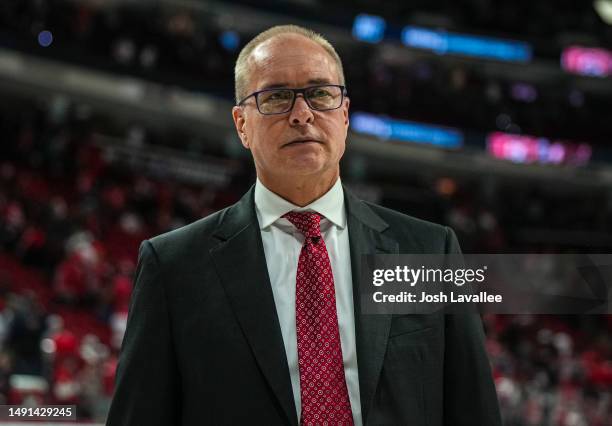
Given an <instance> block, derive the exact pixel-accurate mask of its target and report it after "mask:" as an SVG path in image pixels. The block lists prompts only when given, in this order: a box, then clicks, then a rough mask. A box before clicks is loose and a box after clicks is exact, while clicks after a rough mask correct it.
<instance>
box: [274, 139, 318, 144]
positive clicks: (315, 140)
mask: <svg viewBox="0 0 612 426" xmlns="http://www.w3.org/2000/svg"><path fill="white" fill-rule="evenodd" d="M307 142H315V143H321V141H319V140H317V139H312V138H299V139H294V140H292V141H291V142H288V143H286V144H285V145H283V146H288V145H297V144H300V143H307Z"/></svg>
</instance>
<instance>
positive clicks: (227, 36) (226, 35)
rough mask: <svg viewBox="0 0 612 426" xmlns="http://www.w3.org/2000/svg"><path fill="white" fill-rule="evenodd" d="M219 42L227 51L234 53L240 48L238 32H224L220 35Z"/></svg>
mask: <svg viewBox="0 0 612 426" xmlns="http://www.w3.org/2000/svg"><path fill="white" fill-rule="evenodd" d="M219 42H220V43H221V46H223V47H224V48H225V50H229V51H230V52H231V51H234V50H236V49H237V48H238V45H239V44H240V36H239V35H238V33H237V32H236V31H223V32H222V33H221V34H220V35H219Z"/></svg>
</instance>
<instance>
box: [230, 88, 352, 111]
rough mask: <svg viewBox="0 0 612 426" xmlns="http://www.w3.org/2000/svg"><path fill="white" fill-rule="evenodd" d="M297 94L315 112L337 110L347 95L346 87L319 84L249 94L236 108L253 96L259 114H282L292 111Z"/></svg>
mask: <svg viewBox="0 0 612 426" xmlns="http://www.w3.org/2000/svg"><path fill="white" fill-rule="evenodd" d="M298 93H301V94H302V95H303V96H304V100H305V101H306V103H307V104H308V106H309V107H310V109H313V110H315V111H329V110H332V109H338V108H340V106H341V105H342V101H343V100H344V97H345V96H346V95H347V91H346V87H345V86H341V85H338V84H321V85H317V86H310V87H304V88H301V89H265V90H260V91H258V92H253V93H251V94H250V95H248V96H247V97H245V98H244V99H242V100H241V101H240V102H238V106H241V105H242V104H244V101H246V100H247V99H249V98H250V97H252V96H254V97H255V103H256V104H257V109H258V110H259V112H260V113H261V114H264V115H274V114H284V113H286V112H289V111H291V110H292V109H293V105H295V100H296V98H297V94H298Z"/></svg>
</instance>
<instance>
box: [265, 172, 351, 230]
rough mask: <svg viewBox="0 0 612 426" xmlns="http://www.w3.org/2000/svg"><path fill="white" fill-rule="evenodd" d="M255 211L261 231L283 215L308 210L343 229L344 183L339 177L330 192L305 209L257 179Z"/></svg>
mask: <svg viewBox="0 0 612 426" xmlns="http://www.w3.org/2000/svg"><path fill="white" fill-rule="evenodd" d="M255 210H256V211H257V217H258V219H259V227H260V229H264V228H267V227H268V226H270V225H271V224H273V223H274V222H276V221H277V220H278V219H279V218H280V217H281V216H282V215H284V214H285V213H288V212H290V211H294V210H295V211H299V212H300V211H306V210H311V211H315V212H317V213H320V214H322V215H323V216H325V218H327V219H329V220H330V221H331V222H332V223H333V224H334V225H336V226H338V227H340V228H341V229H342V228H344V227H345V226H346V212H345V209H344V191H343V190H342V182H341V181H340V177H339V176H338V179H336V183H334V185H333V186H332V187H331V188H330V189H329V191H327V192H326V193H325V194H323V196H321V197H319V198H318V199H316V200H315V201H313V202H312V203H310V204H308V205H307V206H304V207H299V206H296V205H295V204H293V203H292V202H290V201H287V200H285V199H284V198H282V197H280V196H279V195H277V194H275V193H274V192H272V191H270V190H269V189H268V188H266V187H265V185H264V184H263V183H261V181H260V180H259V178H257V180H256V182H255Z"/></svg>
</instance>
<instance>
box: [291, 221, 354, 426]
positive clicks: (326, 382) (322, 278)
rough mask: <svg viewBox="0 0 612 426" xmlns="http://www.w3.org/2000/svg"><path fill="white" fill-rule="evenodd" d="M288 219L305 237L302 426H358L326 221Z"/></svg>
mask: <svg viewBox="0 0 612 426" xmlns="http://www.w3.org/2000/svg"><path fill="white" fill-rule="evenodd" d="M283 217H285V218H286V219H288V220H289V221H290V222H291V223H292V224H293V225H294V226H295V227H296V228H297V229H299V230H300V232H301V233H302V234H304V237H305V240H304V245H303V246H302V251H301V252H300V258H299V260H298V267H297V276H296V287H295V326H296V333H297V348H298V364H299V369H300V395H301V399H302V414H301V425H302V426H320V425H328V426H332V425H333V426H337V425H342V426H345V425H349V426H353V415H352V413H351V402H350V400H349V396H348V389H347V387H346V380H345V378H344V365H343V363H342V347H341V344H340V332H339V330H338V314H337V312H336V293H335V290H334V276H333V274H332V269H331V263H330V261H329V256H328V254H327V248H326V247H325V242H324V241H323V238H322V237H321V229H320V226H319V225H320V222H321V216H320V215H319V214H318V213H315V212H303V213H297V212H289V213H287V214H285V215H284V216H283Z"/></svg>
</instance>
